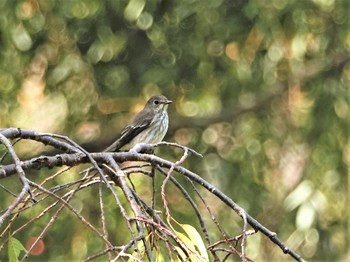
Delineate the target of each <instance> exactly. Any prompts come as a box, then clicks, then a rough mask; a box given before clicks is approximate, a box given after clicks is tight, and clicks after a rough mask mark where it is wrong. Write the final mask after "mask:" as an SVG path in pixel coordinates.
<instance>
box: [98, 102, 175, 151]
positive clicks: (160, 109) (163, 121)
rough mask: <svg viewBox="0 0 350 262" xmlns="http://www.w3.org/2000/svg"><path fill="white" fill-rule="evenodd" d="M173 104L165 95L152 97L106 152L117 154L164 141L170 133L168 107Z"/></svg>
mask: <svg viewBox="0 0 350 262" xmlns="http://www.w3.org/2000/svg"><path fill="white" fill-rule="evenodd" d="M170 103H172V101H171V100H168V99H167V98H166V97H165V96H163V95H156V96H152V97H151V98H150V99H149V100H148V101H147V103H146V105H145V107H144V108H143V109H142V110H141V111H140V112H139V113H138V114H137V115H136V116H135V118H134V120H133V121H132V122H131V123H130V124H129V125H128V126H127V127H126V128H125V129H124V130H123V131H122V132H121V134H120V137H119V138H118V139H117V140H116V141H115V142H113V143H112V144H111V145H110V146H108V147H107V148H106V149H105V150H103V151H105V152H117V151H119V150H120V149H122V148H125V147H126V146H127V147H128V148H132V147H134V146H135V145H136V144H139V143H145V144H156V143H159V142H161V141H162V140H163V138H164V136H165V134H166V133H167V131H168V126H169V117H168V113H167V109H168V105H169V104H170Z"/></svg>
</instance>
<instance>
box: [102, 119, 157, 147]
mask: <svg viewBox="0 0 350 262" xmlns="http://www.w3.org/2000/svg"><path fill="white" fill-rule="evenodd" d="M138 116H139V117H136V118H135V120H134V121H133V122H132V123H131V124H130V125H128V126H127V127H126V128H125V129H124V130H123V131H122V132H121V136H120V138H119V139H118V140H116V141H115V142H114V143H113V144H111V145H110V146H109V147H107V148H106V149H105V150H104V151H106V152H108V151H109V152H111V151H113V152H115V151H118V150H119V149H120V148H122V147H123V146H125V145H126V144H127V143H129V142H130V141H131V140H132V139H133V138H134V137H136V136H137V135H138V134H140V133H141V132H142V131H143V130H145V129H146V128H147V127H148V126H149V125H150V124H151V122H152V120H153V118H151V116H152V115H150V117H147V115H138Z"/></svg>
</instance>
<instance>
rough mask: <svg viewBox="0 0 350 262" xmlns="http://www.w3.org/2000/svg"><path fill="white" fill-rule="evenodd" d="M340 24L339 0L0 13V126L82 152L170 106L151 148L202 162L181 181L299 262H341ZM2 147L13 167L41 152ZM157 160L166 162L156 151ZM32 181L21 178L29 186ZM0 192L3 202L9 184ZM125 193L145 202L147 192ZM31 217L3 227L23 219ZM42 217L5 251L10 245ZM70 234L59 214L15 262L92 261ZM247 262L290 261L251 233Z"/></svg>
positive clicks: (42, 4)
mask: <svg viewBox="0 0 350 262" xmlns="http://www.w3.org/2000/svg"><path fill="white" fill-rule="evenodd" d="M349 13H350V2H349V1H346V0H339V1H337V0H313V1H307V0H305V1H301V0H288V1H287V0H269V1H267V0H266V1H265V0H250V1H241V0H226V1H225V0H214V1H213V0H200V1H199V0H186V1H184V0H179V1H166V0H163V1H162V0H159V1H155V0H152V1H146V0H130V1H119V0H105V1H99V0H89V1H88V0H85V1H82V0H65V1H63V0H62V1H54V0H27V1H10V0H2V1H0V108H1V110H0V126H1V127H2V128H5V127H12V126H13V127H21V128H25V129H33V130H36V131H40V132H52V133H58V134H63V135H67V136H69V137H70V138H72V139H74V140H75V141H77V142H78V143H80V144H82V145H84V147H86V148H87V149H88V150H90V151H98V150H101V149H102V148H103V147H104V146H106V145H107V144H108V143H109V142H111V141H113V140H114V139H115V138H117V136H118V133H119V132H120V131H121V130H122V128H123V127H124V126H125V125H126V124H127V123H128V122H129V121H130V119H131V118H132V117H133V116H134V114H135V113H137V112H138V111H139V110H141V109H142V106H143V104H144V103H145V101H146V100H147V98H148V97H150V96H151V95H154V94H159V93H161V94H163V95H165V96H167V97H168V98H169V99H171V100H173V101H174V103H173V104H172V105H171V106H170V107H169V115H170V129H169V132H168V135H167V136H166V138H165V140H167V141H171V142H177V143H180V144H182V145H186V146H189V147H191V148H193V149H195V150H196V151H198V152H200V153H202V154H203V155H204V157H203V159H201V160H198V158H196V157H193V156H192V157H190V158H189V159H188V160H187V161H186V164H185V166H186V168H188V169H190V170H192V171H194V172H196V173H198V174H200V175H201V176H202V177H203V178H205V179H206V180H208V181H209V182H211V183H212V184H214V185H215V186H217V187H218V188H220V189H221V190H222V191H223V192H224V193H226V194H227V195H228V196H230V197H231V198H232V199H233V200H234V201H236V202H237V203H238V204H240V205H241V206H242V207H243V208H245V209H246V210H247V211H248V213H250V214H251V215H252V216H254V217H255V218H257V219H258V220H259V221H260V222H261V223H262V224H263V225H265V226H266V227H268V228H269V229H271V230H272V231H275V232H277V233H278V235H279V236H280V238H281V239H282V240H284V241H285V242H286V243H287V245H288V246H289V247H291V248H293V249H295V250H296V251H297V252H298V253H299V254H300V255H302V257H303V258H305V259H306V260H308V261H345V260H348V259H349V258H350V249H349V246H350V239H349V238H350V233H349V231H350V230H349V227H350V225H349V222H350V218H349V216H350V211H349V210H350V208H349V202H350V201H349V198H350V193H349V189H350V179H349V165H350V128H349V121H350V112H349V104H350V53H349V51H350V17H349ZM16 149H17V150H18V151H17V152H18V153H19V154H20V155H21V156H22V157H23V158H29V157H30V156H33V155H38V154H41V153H42V152H45V153H47V152H48V150H49V148H48V147H45V148H43V147H42V146H40V145H39V144H38V143H28V142H27V143H23V145H22V146H21V145H18V147H16ZM158 155H160V156H162V157H164V158H167V159H171V160H174V161H176V160H177V158H178V157H179V154H178V153H177V151H176V152H175V153H174V152H173V150H168V149H161V150H160V151H158ZM47 172H48V170H43V171H41V172H40V174H37V177H36V176H34V175H33V176H32V179H33V180H36V179H37V180H36V181H41V180H42V178H43V177H45V176H47ZM50 172H52V171H50ZM72 176H74V174H72ZM70 179H71V177H68V178H67V177H62V178H60V179H58V181H53V182H52V183H53V185H55V184H57V183H63V182H67V181H69V180H70ZM158 182H159V181H158ZM1 183H2V184H3V185H5V186H8V187H12V189H13V190H14V191H15V192H16V189H15V187H16V186H15V184H16V183H19V182H18V180H17V179H12V180H11V179H6V180H3V181H1ZM137 183H139V185H138V189H139V193H140V195H142V196H144V197H145V198H147V197H148V196H149V195H150V186H151V185H150V182H149V179H148V178H140V179H139V180H137ZM159 183H160V182H159ZM18 188H19V185H18ZM18 188H17V190H18ZM189 190H190V189H189ZM97 191H98V190H97V187H96V188H91V189H88V190H85V191H84V192H82V193H81V194H80V195H79V197H80V198H79V197H77V198H76V199H75V201H76V203H75V206H76V207H77V208H78V207H81V212H83V214H84V215H85V216H87V217H88V218H90V219H92V220H93V219H96V218H98V216H99V213H98V212H99V209H98V200H97V197H96V196H97V193H98V192H97ZM0 195H1V198H2V199H5V200H2V201H1V202H2V203H1V209H4V208H5V207H7V206H8V204H10V203H11V201H13V198H12V197H11V196H9V195H8V194H6V193H5V192H3V191H2V190H1V189H0ZM105 195H106V202H108V201H110V202H111V203H113V200H112V197H110V196H108V191H106V192H105ZM167 196H168V198H169V199H168V200H169V205H170V207H171V208H172V211H173V216H174V217H175V218H176V219H177V220H178V221H179V222H181V223H189V224H192V225H194V226H196V227H197V228H198V230H199V227H198V222H197V220H196V218H195V216H194V215H193V211H192V210H191V209H190V208H189V207H187V206H186V205H181V203H183V202H184V199H183V198H181V197H180V196H179V193H178V192H177V191H176V189H173V188H172V187H169V190H168V191H167ZM109 198H110V199H109ZM208 202H209V204H211V205H212V208H213V211H214V213H215V214H216V215H217V217H218V220H219V221H220V223H221V224H222V226H223V227H224V228H225V230H226V231H227V232H229V235H230V236H234V235H236V234H239V233H240V229H241V220H240V218H238V216H237V215H235V214H233V213H232V211H229V210H227V207H226V206H224V205H220V204H218V202H217V200H215V199H214V200H213V199H212V200H210V199H209V200H208ZM94 203H96V205H94ZM158 204H161V202H160V201H158ZM41 208H42V207H41ZM108 209H110V210H108V212H107V218H108V219H107V220H108V221H107V222H109V225H110V232H113V233H114V234H115V236H112V237H111V238H112V239H113V240H115V241H116V242H117V243H123V241H125V239H123V237H124V236H125V235H127V234H123V232H124V231H123V230H126V229H124V228H123V227H122V226H120V224H118V223H116V220H115V219H114V217H116V216H120V214H119V213H118V210H117V208H116V206H115V205H111V206H108ZM38 210H42V209H40V207H38ZM32 212H33V213H31V212H28V213H27V216H26V215H23V216H21V219H19V221H18V225H20V224H21V222H22V223H23V222H25V221H27V220H28V219H29V218H30V217H32V216H33V214H38V212H39V211H35V210H34V211H32ZM108 216H109V217H108ZM49 219H50V216H45V217H43V218H42V219H41V220H39V221H37V222H36V223H35V226H33V227H31V228H30V229H27V230H25V231H23V232H21V233H20V234H19V235H18V236H17V238H18V239H19V240H20V241H21V242H22V243H24V245H25V244H26V243H27V241H28V240H29V239H30V238H31V237H32V236H36V235H37V234H38V232H40V230H42V228H43V227H44V226H45V224H46V223H47V222H48V220H49ZM119 219H120V221H122V218H119ZM209 222H210V221H209ZM96 223H97V222H96ZM120 223H123V222H120ZM97 224H98V223H97ZM3 227H4V226H3ZM63 227H64V229H65V230H62V228H63ZM213 228H214V227H213ZM83 229H84V227H83V226H81V225H80V224H79V221H78V220H76V219H72V214H71V213H69V212H68V211H67V212H65V213H64V215H62V216H61V217H60V219H59V220H58V222H57V223H55V224H54V226H53V227H51V229H50V233H48V234H47V235H46V236H45V237H44V242H45V251H44V253H43V254H41V255H40V256H37V257H35V256H32V257H30V258H29V260H32V261H39V260H47V259H50V260H51V261H53V260H54V259H56V260H60V259H65V260H81V259H83V258H86V257H87V256H89V255H91V254H94V253H95V252H97V251H98V250H103V249H104V246H103V244H101V243H97V242H94V238H93V237H91V232H88V231H86V230H83ZM1 231H2V230H1ZM125 232H126V231H125ZM213 232H214V229H213ZM214 234H215V233H214ZM57 243H59V245H57ZM77 243H78V244H79V248H77V247H76V246H75V245H76V244H77ZM81 247H83V248H81ZM247 255H248V257H250V258H252V259H253V260H256V261H273V260H275V261H284V260H288V261H291V259H290V258H289V257H288V256H286V255H284V254H283V253H282V251H281V250H280V249H279V248H277V247H276V246H274V245H273V244H272V243H271V242H270V241H269V240H268V239H267V238H266V237H265V236H262V235H259V234H258V235H255V236H253V237H250V238H248V246H247ZM5 257H6V249H5V250H2V251H1V255H0V259H1V260H3V259H4V258H5ZM104 259H106V258H104ZM235 259H237V261H239V257H238V256H237V257H236V258H235Z"/></svg>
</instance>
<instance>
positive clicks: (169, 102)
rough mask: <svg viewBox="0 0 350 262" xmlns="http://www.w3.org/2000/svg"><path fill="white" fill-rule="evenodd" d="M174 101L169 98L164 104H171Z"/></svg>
mask: <svg viewBox="0 0 350 262" xmlns="http://www.w3.org/2000/svg"><path fill="white" fill-rule="evenodd" d="M172 102H173V101H171V100H167V101H166V102H164V104H166V105H168V104H171V103H172Z"/></svg>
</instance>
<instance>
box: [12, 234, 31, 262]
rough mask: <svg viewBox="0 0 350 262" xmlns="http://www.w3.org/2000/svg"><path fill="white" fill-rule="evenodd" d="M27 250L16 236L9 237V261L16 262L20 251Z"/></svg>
mask: <svg viewBox="0 0 350 262" xmlns="http://www.w3.org/2000/svg"><path fill="white" fill-rule="evenodd" d="M22 250H23V251H25V252H27V250H26V249H25V248H24V246H23V245H22V243H21V242H20V241H19V240H18V239H16V238H13V237H12V238H10V239H9V242H8V244H7V252H8V257H9V262H17V261H18V256H19V254H20V253H21V251H22Z"/></svg>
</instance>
